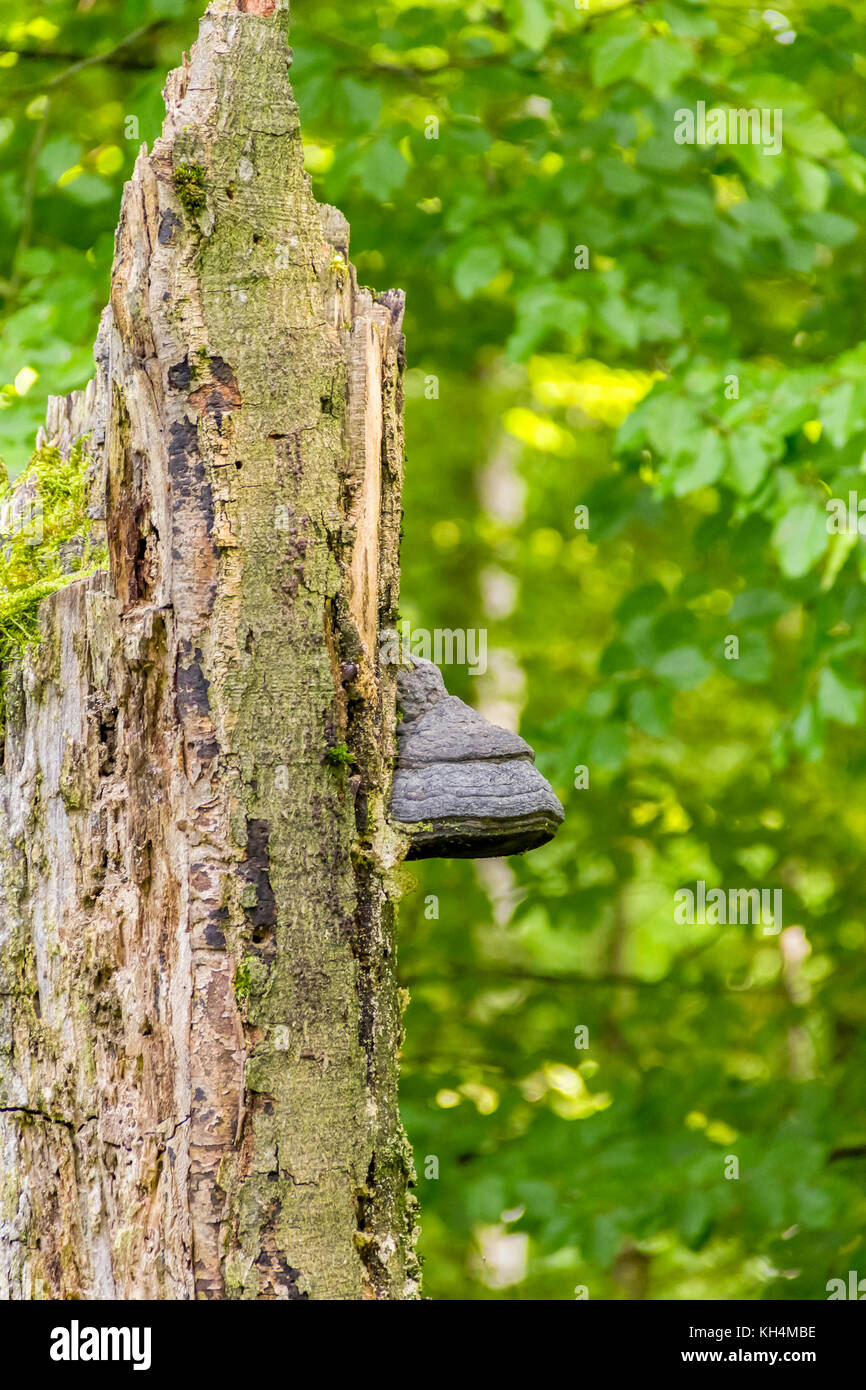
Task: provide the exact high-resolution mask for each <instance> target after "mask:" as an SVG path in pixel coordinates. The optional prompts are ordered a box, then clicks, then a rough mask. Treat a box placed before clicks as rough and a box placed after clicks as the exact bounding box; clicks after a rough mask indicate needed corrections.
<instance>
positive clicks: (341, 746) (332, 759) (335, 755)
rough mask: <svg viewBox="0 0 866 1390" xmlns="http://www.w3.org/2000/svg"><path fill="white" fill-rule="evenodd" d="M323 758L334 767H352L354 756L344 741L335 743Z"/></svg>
mask: <svg viewBox="0 0 866 1390" xmlns="http://www.w3.org/2000/svg"><path fill="white" fill-rule="evenodd" d="M325 758H326V759H327V761H328V762H329V763H331V764H332V766H334V767H354V765H355V759H354V756H353V755H352V754H351V753H350V752H349V750H348V748H347V747H346V745H345V743H337V744H335V745H334V747H333V748H329V749H328V751H327V753H326V754H325Z"/></svg>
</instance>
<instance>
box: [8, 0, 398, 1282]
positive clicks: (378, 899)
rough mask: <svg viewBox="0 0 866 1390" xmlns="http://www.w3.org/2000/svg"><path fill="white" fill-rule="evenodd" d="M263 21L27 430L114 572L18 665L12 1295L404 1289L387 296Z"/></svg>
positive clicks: (148, 203)
mask: <svg viewBox="0 0 866 1390" xmlns="http://www.w3.org/2000/svg"><path fill="white" fill-rule="evenodd" d="M286 11H287V5H286V4H285V3H280V0H213V3H212V4H211V5H210V7H209V9H208V11H207V14H206V15H205V17H204V19H203V21H202V25H201V32H200V36H199V39H198V42H197V44H196V45H195V48H194V49H193V52H192V54H191V57H190V58H189V59H188V60H186V59H185V60H184V65H183V68H182V69H181V70H180V71H177V72H175V73H173V74H172V75H171V77H170V78H169V81H168V86H167V91H166V103H167V119H166V123H165V127H164V131H163V135H162V138H161V139H160V140H158V141H157V143H156V144H155V146H154V148H153V150H152V151H151V152H150V153H149V154H148V152H147V150H146V149H145V150H143V151H142V153H141V155H140V157H139V159H138V162H137V164H136V168H135V173H134V177H133V179H132V181H131V182H130V183H129V184H128V186H127V188H126V191H125V194H124V200H123V208H122V214H121V221H120V226H119V230H118V235H117V247H116V258H115V264H114V270H113V278H112V293H111V305H110V308H109V309H108V310H107V311H106V315H105V317H104V319H103V323H102V328H101V331H100V336H99V340H98V344H97V354H96V355H97V367H98V372H97V377H96V380H95V382H93V383H91V385H90V387H89V388H88V390H87V391H86V392H84V393H79V394H76V395H74V396H72V397H70V398H69V399H67V400H55V401H54V402H52V406H51V410H50V412H49V418H48V421H47V425H46V430H45V432H44V436H43V438H42V439H41V441H40V446H41V447H43V448H46V447H49V446H50V445H56V446H57V447H58V448H59V451H60V455H62V456H63V457H68V456H69V455H70V453H71V451H72V450H73V446H74V445H75V444H76V441H79V440H80V439H81V438H82V436H86V443H85V448H86V451H87V456H88V459H89V464H88V473H87V483H88V497H89V514H90V515H89V527H90V530H91V532H92V534H93V535H95V536H96V537H97V538H99V535H100V533H102V534H103V535H104V537H105V538H106V539H107V546H108V558H109V563H108V566H107V568H106V569H101V570H99V571H97V572H96V573H94V574H92V575H91V576H90V577H88V578H80V577H79V578H77V579H76V578H74V577H73V578H72V581H71V582H70V583H68V584H66V585H64V586H62V587H59V588H58V591H57V592H56V593H54V594H53V595H52V596H51V597H49V598H47V599H45V600H44V601H43V602H42V604H41V608H40V609H39V615H38V621H39V625H40V629H41V641H40V643H39V644H38V645H37V646H31V647H30V648H28V649H27V651H26V652H25V653H24V655H23V659H22V660H21V661H20V662H19V663H17V664H16V665H14V666H13V667H12V669H11V671H10V670H7V672H6V721H7V728H6V742H5V764H4V767H3V771H2V776H0V803H2V804H0V812H2V814H0V1180H2V1191H0V1197H2V1202H0V1297H5V1298H10V1297H11V1298H32V1297H39V1296H40V1295H41V1296H45V1297H53V1298H71V1299H76V1298H83V1299H102V1298H171V1299H183V1298H193V1297H199V1298H225V1297H229V1298H259V1299H272V1298H325V1299H338V1298H346V1299H356V1298H381V1299H388V1298H411V1297H414V1296H415V1295H416V1294H417V1279H416V1275H417V1266H416V1262H415V1259H414V1255H413V1236H414V1230H413V1228H414V1220H413V1208H414V1198H413V1197H412V1195H411V1194H410V1193H409V1192H408V1187H409V1183H410V1179H411V1158H410V1155H409V1152H408V1148H407V1144H406V1140H405V1137H404V1135H403V1131H402V1129H401V1126H400V1121H399V1117H398V1112H397V1094H396V1092H397V1087H396V1081H397V1055H398V1050H399V1045H400V1038H401V1008H400V1000H399V994H398V989H397V985H396V980H395V953H394V900H395V898H396V896H397V894H398V891H399V890H398V888H397V886H396V882H397V874H396V870H397V867H398V864H399V861H400V859H401V857H402V856H403V854H404V853H405V851H406V848H407V845H406V841H405V838H404V837H402V836H400V835H398V834H397V833H396V832H395V831H394V830H393V829H392V828H389V826H388V823H387V821H386V816H385V811H386V806H387V797H388V795H389V791H390V760H391V753H392V750H393V745H394V731H395V709H394V705H395V691H394V678H395V672H394V669H393V668H392V667H388V666H384V665H382V664H380V663H379V661H378V659H377V639H378V633H379V630H380V627H383V626H385V625H388V624H390V623H392V622H393V621H394V619H395V617H396V603H397V590H398V543H399V539H398V538H399V517H400V486H401V468H402V438H401V433H402V422H401V413H402V393H401V370H402V338H401V332H400V323H401V316H402V295H400V294H399V293H397V292H391V293H389V294H387V295H385V296H383V297H382V298H380V299H378V300H375V299H374V298H373V296H372V295H371V294H370V293H369V292H368V291H366V290H363V289H359V288H358V285H357V282H356V278H355V274H354V271H353V270H352V268H351V266H350V264H349V261H348V235H349V233H348V227H347V225H346V223H345V221H344V219H343V218H342V216H341V215H340V214H339V213H338V212H337V211H335V210H334V209H332V208H327V207H319V206H318V205H317V204H316V202H315V201H314V199H313V196H312V193H311V189H310V184H309V180H308V178H307V176H306V175H305V174H304V171H303V157H302V149H301V136H300V129H299V124H298V112H297V108H296V106H295V102H294V100H293V97H292V92H291V88H290V85H289V77H288V71H289V65H290V61H291V52H290V49H289V47H288V35H287V26H288V17H287V13H286ZM79 447H80V446H79Z"/></svg>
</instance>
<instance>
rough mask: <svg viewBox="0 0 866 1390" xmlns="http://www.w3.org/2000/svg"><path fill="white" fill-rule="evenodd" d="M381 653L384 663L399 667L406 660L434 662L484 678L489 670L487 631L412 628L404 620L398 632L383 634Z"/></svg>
mask: <svg viewBox="0 0 866 1390" xmlns="http://www.w3.org/2000/svg"><path fill="white" fill-rule="evenodd" d="M380 653H381V657H382V660H383V661H387V662H390V664H391V665H392V666H400V665H402V663H403V662H404V661H405V659H406V656H407V655H409V656H417V657H420V658H421V659H422V660H423V661H435V663H436V665H437V666H466V667H467V668H468V670H469V674H470V676H483V675H484V673H485V671H486V670H487V629H486V628H483V627H480V628H472V627H469V628H450V627H444V628H443V627H437V628H434V629H433V630H432V631H431V630H430V629H429V628H426V627H414V628H413V627H412V624H411V623H410V622H409V621H408V620H407V619H404V620H402V621H401V622H399V623H398V624H397V626H396V628H388V630H387V631H385V632H383V633H382V638H381V645H380Z"/></svg>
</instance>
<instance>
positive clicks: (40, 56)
mask: <svg viewBox="0 0 866 1390" xmlns="http://www.w3.org/2000/svg"><path fill="white" fill-rule="evenodd" d="M167 23H168V20H166V19H155V20H154V21H153V23H152V24H145V25H144V26H143V27H142V28H141V29H135V30H133V32H132V33H131V34H127V36H126V38H124V39H121V40H120V43H118V44H116V45H115V47H114V48H110V49H109V50H108V52H107V53H94V54H91V56H90V57H87V58H85V57H83V56H82V55H81V54H80V53H52V52H49V51H46V50H45V49H26V48H13V49H8V50H7V52H10V53H17V54H18V55H19V57H22V58H27V59H30V60H33V61H37V62H50V63H57V62H60V63H69V64H70V66H69V67H68V68H65V69H64V70H63V72H59V73H58V74H57V76H56V77H52V78H51V80H50V81H49V82H29V83H28V84H27V85H26V86H25V87H16V88H14V90H13V91H11V92H10V93H8V95H9V96H19V95H21V94H23V93H25V92H31V91H34V90H35V89H36V88H37V87H38V88H39V89H40V90H41V91H46V90H48V89H51V88H53V87H59V86H60V84H61V83H62V82H66V81H68V79H69V78H70V77H75V76H76V74H77V73H79V72H84V70H85V69H86V68H93V67H97V66H98V65H99V64H101V63H104V64H106V66H108V67H112V68H121V69H123V70H130V71H133V72H147V71H150V70H151V69H152V68H153V67H154V66H155V64H154V63H153V61H152V60H150V61H145V60H144V59H143V58H136V57H135V56H134V55H132V54H130V55H129V56H128V57H123V56H122V55H123V52H124V49H127V48H129V47H130V46H131V45H132V44H134V43H137V42H138V40H139V39H143V38H145V37H146V36H147V35H148V34H152V33H154V32H155V31H156V30H157V29H160V28H162V27H163V26H164V25H165V24H167Z"/></svg>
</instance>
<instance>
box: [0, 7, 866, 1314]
mask: <svg viewBox="0 0 866 1390" xmlns="http://www.w3.org/2000/svg"><path fill="white" fill-rule="evenodd" d="M44 8H45V15H44V16H42V15H41V14H40V16H39V17H37V18H36V19H34V18H33V15H32V7H31V6H25V5H24V4H23V2H22V0H10V3H9V4H8V5H7V6H6V10H5V14H4V19H3V21H2V25H0V63H4V62H5V63H6V65H7V69H8V70H7V71H4V79H5V80H6V81H7V82H8V85H9V87H10V91H9V93H8V96H7V101H6V103H5V106H4V113H3V118H2V120H0V160H2V166H0V247H3V248H5V249H4V250H3V251H2V252H0V257H2V263H0V281H2V282H3V283H2V284H0V293H2V295H3V348H2V352H0V388H2V389H0V406H2V409H0V451H5V453H6V456H7V457H8V458H9V460H10V462H11V464H12V465H13V468H16V469H18V468H20V467H21V465H22V464H23V462H24V460H25V459H26V457H27V455H28V453H29V450H30V443H31V441H32V437H33V432H34V430H35V427H36V424H37V422H38V421H39V419H40V418H41V417H42V416H43V414H44V405H45V400H44V397H45V394H47V392H48V391H49V390H51V391H55V392H56V391H64V390H68V389H70V388H71V387H72V386H79V385H81V384H83V382H84V381H85V380H86V378H87V375H88V373H89V351H90V344H91V342H92V340H93V336H94V333H95V327H96V322H97V317H98V312H99V309H100V308H101V306H102V304H103V302H104V301H105V298H106V295H107V286H108V273H109V266H110V258H111V245H112V233H113V228H114V224H115V221H116V215H117V207H118V201H119V192H120V186H121V183H122V180H123V178H124V177H127V176H128V174H129V172H130V170H131V167H132V162H133V159H134V157H135V154H136V152H137V148H138V141H137V140H136V139H128V138H126V129H127V128H134V127H131V126H130V122H129V117H132V116H134V117H136V119H137V120H138V124H139V127H140V129H139V136H140V139H142V140H147V141H148V142H151V143H152V141H153V139H154V138H155V137H156V135H157V134H158V128H159V115H160V98H159V91H160V89H161V87H162V85H163V82H164V77H165V71H166V70H167V68H168V67H170V66H172V65H174V64H175V63H176V62H177V61H178V58H179V55H180V52H181V50H182V49H183V48H187V49H188V48H189V45H190V42H191V41H192V38H193V36H194V30H195V25H196V23H197V19H198V15H199V11H200V10H201V9H202V8H203V0H194V2H193V3H187V4H183V3H180V0H177V3H172V2H171V0H160V3H155V0H125V3H123V4H109V3H108V0H94V3H93V4H92V5H89V6H88V7H82V6H81V5H79V4H77V3H75V0H55V3H53V4H52V5H51V6H50V7H49V6H46V7H44ZM775 14H776V12H775V11H767V12H766V15H767V16H769V17H764V15H763V14H762V12H761V11H760V9H749V8H748V7H743V6H742V5H740V4H737V3H733V0H730V3H725V2H724V0H723V2H722V3H714V4H709V3H703V2H702V0H654V3H648V4H630V3H618V0H597V2H596V0H592V3H591V5H590V7H589V8H588V9H586V10H581V9H579V8H577V7H575V6H574V5H572V4H570V3H564V0H504V2H503V3H499V0H488V2H487V3H484V4H480V3H475V2H474V0H443V2H442V3H438V4H436V5H432V4H431V5H429V6H426V7H425V6H421V5H418V4H415V3H411V2H410V0H385V3H383V4H381V5H378V6H376V7H370V6H369V5H368V4H364V3H361V0H344V3H343V4H341V5H340V6H339V7H338V6H336V5H334V4H332V3H328V0H297V2H296V3H295V4H294V5H293V24H294V30H293V45H294V50H295V62H294V82H295V90H296V95H297V97H298V101H299V104H300V110H301V119H302V123H303V131H304V141H305V150H306V158H307V165H308V168H309V170H310V172H311V174H312V177H313V180H314V186H315V189H316V192H317V196H319V198H320V199H321V200H323V201H326V202H330V203H335V204H338V205H339V206H340V207H341V208H342V209H343V210H344V211H345V212H346V214H347V216H348V217H349V219H350V221H351V224H352V229H353V246H352V259H353V260H354V261H355V263H356V264H357V266H358V269H359V273H360V277H361V279H362V280H364V281H368V282H370V283H373V284H376V285H377V286H378V287H380V288H381V289H385V288H387V286H388V285H390V284H393V285H401V286H403V287H404V288H406V290H407V316H406V332H407V342H408V353H409V366H410V370H409V372H408V375H407V381H406V387H407V431H408V450H407V453H408V464H407V489H406V497H405V504H406V529H405V541H404V575H403V595H402V610H403V614H404V616H405V617H406V618H408V619H409V620H410V622H411V623H412V624H413V625H414V626H422V627H426V628H428V629H434V628H437V627H439V628H451V629H454V628H461V627H462V628H479V627H483V628H486V629H487V631H488V638H489V669H488V672H487V674H486V675H484V676H479V677H477V678H475V677H470V676H469V675H468V674H467V672H466V671H465V670H460V669H456V668H454V669H449V670H447V671H446V673H445V674H446V677H447V679H448V682H449V685H450V686H451V688H452V689H453V690H454V693H456V694H459V695H461V696H462V697H463V698H467V699H470V700H478V699H479V698H483V700H484V703H485V708H486V709H489V710H492V711H493V712H495V713H501V712H502V710H503V707H504V708H505V709H507V710H510V712H511V714H512V715H513V717H514V719H515V720H516V719H517V718H519V719H520V721H521V729H522V732H523V733H524V734H525V735H526V737H527V738H529V739H530V741H531V742H532V743H533V745H534V746H535V747H536V748H537V750H538V755H539V763H540V765H541V766H542V768H543V770H544V771H545V772H546V773H547V775H548V776H549V777H550V778H551V779H552V781H553V782H554V784H555V786H556V788H557V790H558V791H559V793H560V795H561V796H562V797H563V799H564V800H565V802H566V809H567V820H566V823H565V826H564V827H563V829H562V831H561V832H560V834H559V836H558V837H557V839H556V840H555V841H554V842H553V843H552V844H551V845H549V846H547V847H545V848H544V849H543V850H541V851H538V852H536V853H534V854H532V855H530V856H527V857H526V859H525V860H516V861H515V860H512V861H509V862H508V864H507V865H500V866H490V865H478V866H474V865H472V864H467V863H460V862H447V861H446V862H437V861H432V862H430V863H423V864H422V865H420V866H419V868H418V876H419V879H420V887H419V890H418V892H417V893H416V894H415V895H413V896H412V897H411V898H410V899H408V900H406V901H405V902H404V904H403V907H402V909H401V927H400V931H401V944H400V951H401V961H402V969H403V972H404V976H405V982H406V984H407V985H408V986H409V987H410V988H411V993H412V1003H411V1005H410V1007H409V1010H408V1013H407V1018H406V1025H407V1042H406V1048H405V1054H404V1060H403V1105H404V1116H405V1121H406V1124H407V1128H408V1130H409V1135H410V1138H411V1140H412V1142H413V1144H414V1146H415V1152H416V1163H417V1167H418V1170H419V1195H420V1198H421V1202H422V1219H423V1231H424V1234H423V1238H422V1251H423V1253H424V1254H425V1256H426V1266H425V1278H426V1288H427V1292H428V1293H429V1294H431V1295H432V1296H434V1297H450V1298H552V1299H567V1298H571V1297H573V1291H574V1288H575V1286H576V1285H586V1286H588V1288H589V1290H590V1296H591V1297H592V1298H598V1297H618V1298H631V1297H639V1296H643V1295H646V1296H649V1297H651V1298H674V1299H677V1298H688V1297H701V1298H801V1297H805V1298H824V1297H826V1292H825V1285H826V1282H827V1280H828V1279H829V1278H832V1277H844V1276H845V1274H846V1271H847V1270H848V1269H849V1268H856V1267H857V1263H858V1261H860V1262H861V1266H860V1267H861V1273H862V1272H863V1266H862V1261H863V1259H864V1258H866V1251H864V1243H863V1230H864V1217H866V1202H864V1197H863V1158H862V1150H863V1147H864V1145H866V1132H864V1122H863V1118H862V1117H863V1115H864V1113H866V1043H864V1025H866V968H864V947H866V922H864V918H863V907H862V885H861V882H860V872H859V870H860V863H861V860H862V847H863V843H864V840H866V811H864V809H863V808H864V806H866V759H864V752H863V746H862V739H861V738H860V737H859V732H860V729H861V728H862V718H863V687H864V657H866V601H864V586H863V580H864V566H866V560H864V556H866V551H864V547H863V544H862V540H860V539H858V537H857V535H856V534H853V535H846V534H844V533H842V534H833V533H831V532H830V531H829V530H828V528H827V526H826V510H825V509H826V503H827V500H828V499H830V498H833V497H836V498H843V499H847V496H848V493H849V491H851V490H854V491H856V490H857V489H858V487H862V478H863V472H864V465H863V459H864V454H866V346H864V343H863V341H862V327H861V311H860V299H861V289H860V287H861V284H862V279H863V270H864V264H863V263H864V255H866V237H864V219H863V213H862V206H863V194H864V192H866V115H864V112H866V103H864V91H863V82H864V76H863V74H864V72H866V30H864V28H863V24H862V13H861V10H860V8H859V7H858V6H856V5H853V4H850V3H848V4H831V5H828V4H826V3H824V0H801V3H798V5H797V6H796V7H795V8H794V9H793V10H786V11H785V14H786V15H787V16H788V18H789V20H790V28H789V30H781V29H779V28H778V27H776V28H774V24H776V23H777V20H776V19H774V18H773V16H774V15H775ZM40 23H41V24H42V26H43V27H42V28H40V29H38V30H37V29H34V28H33V26H34V24H36V25H39V24H40ZM46 24H47V25H48V28H45V27H44V26H45V25H46ZM145 26H150V27H149V28H148V29H147V32H146V33H145V34H143V35H141V36H140V37H139V38H137V39H136V40H135V41H134V42H133V43H131V44H129V45H127V46H126V47H125V48H123V49H121V50H119V51H117V52H115V53H114V55H113V56H110V57H109V58H108V59H107V60H106V61H105V62H100V63H98V64H95V65H93V66H91V67H88V68H86V69H84V70H83V71H75V70H74V69H73V67H72V64H71V62H70V59H71V58H72V56H73V55H80V57H81V58H88V57H91V56H94V55H96V54H97V53H108V52H110V51H111V50H116V48H117V45H118V44H119V43H120V42H121V40H122V39H124V38H125V37H126V36H127V35H129V34H130V33H131V32H133V31H135V30H136V29H138V28H142V27H145ZM49 30H50V32H49ZM792 35H793V39H792V38H791V36H792ZM780 40H782V41H780ZM4 49H5V51H6V54H7V57H5V58H4V56H3V51H2V50H4ZM12 53H17V57H15V58H14V59H13V60H12V61H10V60H9V56H8V55H11V54H12ZM53 53H56V54H57V55H65V56H57V57H52V54H53ZM121 64H124V66H121ZM130 65H131V66H130ZM699 101H704V102H705V103H706V106H707V108H710V107H713V106H719V107H723V108H729V107H742V108H749V107H753V106H755V107H766V108H768V109H770V110H779V111H781V112H782V115H783V142H782V150H781V152H780V153H779V154H778V155H777V156H773V155H767V154H764V153H763V152H762V150H761V149H760V148H759V147H755V146H752V145H739V144H738V145H733V144H732V145H710V144H703V145H701V144H693V145H689V144H682V145H680V144H677V143H676V142H675V141H674V139H673V138H672V132H673V129H674V124H675V118H676V113H677V112H678V111H681V110H682V109H683V108H687V109H694V108H695V106H696V103H697V102H699ZM580 248H586V250H585V255H584V254H583V253H581V252H580ZM584 263H585V264H586V268H585V269H579V268H578V266H580V265H581V264H584ZM433 377H435V378H436V379H437V380H436V389H435V390H433V389H431V386H430V382H431V378H433ZM3 383H6V384H5V385H3ZM579 506H585V507H586V508H588V526H582V525H580V524H579V519H578V516H577V513H576V512H575V508H576V507H579ZM731 637H736V638H737V640H738V644H739V656H738V657H737V658H736V659H730V658H729V656H728V655H727V654H726V653H727V648H728V645H729V644H728V639H729V638H731ZM578 767H586V768H587V769H588V775H589V785H588V786H586V787H584V788H583V789H578V787H577V786H575V783H576V782H577V781H578V780H579V779H578V778H576V776H575V768H578ZM698 878H701V879H704V880H705V881H706V882H707V883H708V884H710V885H714V886H715V885H719V886H725V887H749V886H753V885H754V886H765V887H770V888H775V887H781V888H783V891H784V900H785V931H784V932H783V933H782V934H781V935H780V936H765V935H763V934H762V932H761V930H760V928H750V927H748V926H746V927H725V928H719V927H711V926H698V925H696V926H693V927H683V926H677V925H676V924H675V923H674V918H673V893H674V892H675V891H676V889H677V888H679V887H683V886H688V885H690V884H693V883H694V881H695V880H696V879H698ZM434 897H435V899H437V900H438V904H437V911H436V914H435V915H434V914H433V912H432V909H431V906H430V904H431V901H432V899H433V898H434ZM580 1027H586V1028H587V1029H588V1041H589V1045H588V1047H587V1048H579V1047H578V1048H576V1047H575V1042H576V1041H578V1035H577V1034H576V1033H575V1029H576V1028H580ZM728 1155H735V1156H736V1157H737V1158H738V1159H739V1165H740V1177H739V1179H737V1180H730V1181H729V1180H726V1179H725V1177H724V1168H725V1162H726V1159H727V1156H728ZM858 1155H859V1156H858ZM433 1157H435V1158H436V1159H438V1177H436V1176H434V1170H436V1168H437V1165H435V1164H433V1163H428V1161H427V1160H428V1159H432V1158H433ZM425 1174H429V1175H425ZM509 1270H510V1273H509ZM510 1281H513V1282H510Z"/></svg>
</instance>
